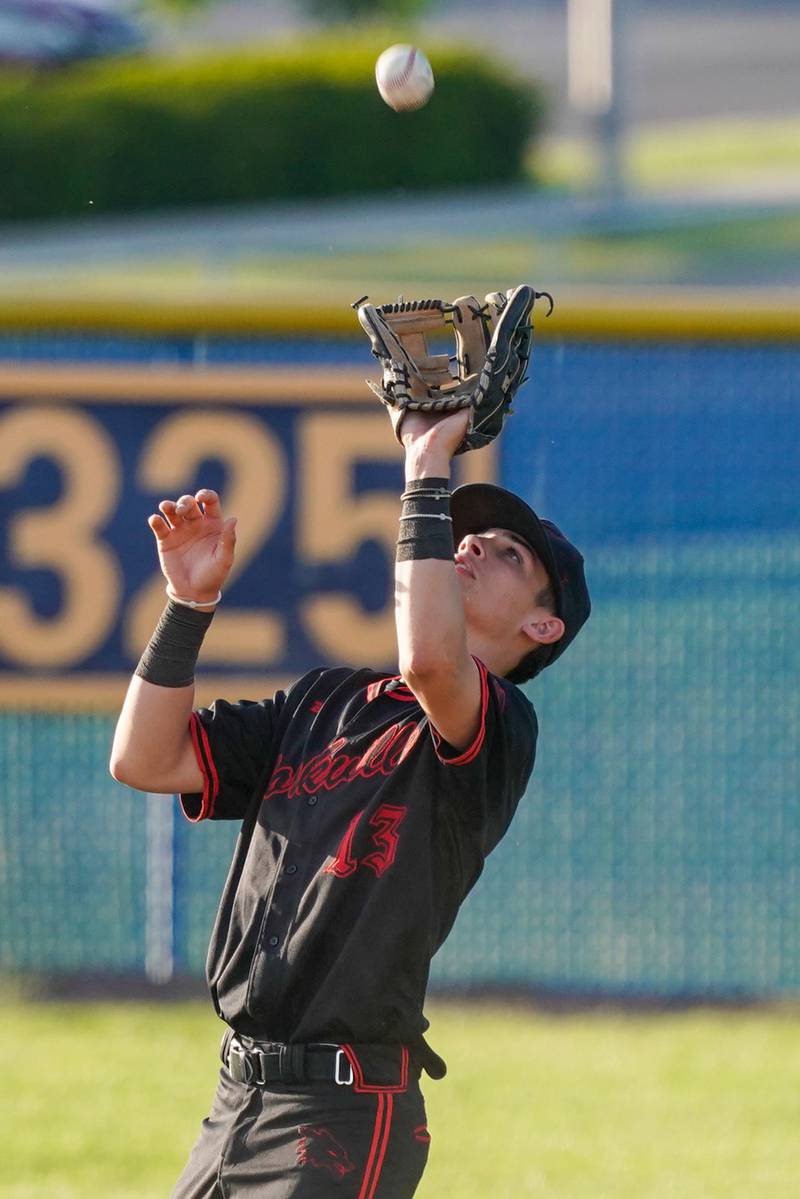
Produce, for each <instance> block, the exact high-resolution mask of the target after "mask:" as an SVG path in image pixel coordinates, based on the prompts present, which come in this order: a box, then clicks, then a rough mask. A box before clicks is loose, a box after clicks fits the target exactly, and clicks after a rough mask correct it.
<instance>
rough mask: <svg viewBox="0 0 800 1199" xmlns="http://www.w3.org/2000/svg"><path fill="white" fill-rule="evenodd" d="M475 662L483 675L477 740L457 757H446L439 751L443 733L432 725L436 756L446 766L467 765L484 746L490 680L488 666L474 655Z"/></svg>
mask: <svg viewBox="0 0 800 1199" xmlns="http://www.w3.org/2000/svg"><path fill="white" fill-rule="evenodd" d="M472 660H473V662H474V663H475V665H476V666H477V667H478V673H479V674H480V677H481V722H480V726H479V728H478V731H477V733H476V734H475V740H474V741H473V742H472V744H471V745H468V746H467V748H466V749H465V750H463V751H462V753H460V754H459V755H458V757H457V758H445V757H443V756H442V755H441V754H440V753H439V746H440V745H441V743H442V735H441V733H439V732H437V730H436V729H435V728H433V727H431V734H432V736H433V745H434V748H435V750H436V756H437V758H438V759H439V761H440V762H444V764H445V766H466V765H467V763H468V762H472V761H473V760H474V759H475V758H477V756H478V754H479V753H480V752H481V749H482V748H483V739H484V737H485V736H486V711H487V709H488V707H489V680H488V673H487V670H486V667H485V666H484V664H483V662H481V661H480V659H479V658H475V657H473V659H472Z"/></svg>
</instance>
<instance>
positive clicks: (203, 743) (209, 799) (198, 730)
mask: <svg viewBox="0 0 800 1199" xmlns="http://www.w3.org/2000/svg"><path fill="white" fill-rule="evenodd" d="M189 731H190V732H191V734H192V745H193V746H194V755H195V757H196V758H197V765H198V766H199V767H200V773H201V774H202V776H203V798H202V800H201V801H200V811H199V812H198V813H197V815H196V816H187V820H189V821H191V823H192V824H197V822H198V821H200V820H206V819H207V818H208V817H209V816H211V815H212V814H213V811H214V803H215V801H216V798H217V795H218V794H219V775H218V774H217V768H216V766H215V765H214V758H213V755H212V753H211V746H210V745H209V743H208V734H207V733H206V730H205V729H204V728H203V724H202V721H201V720H200V717H199V716H198V715H197V713H196V712H192V715H191V717H190V719H189Z"/></svg>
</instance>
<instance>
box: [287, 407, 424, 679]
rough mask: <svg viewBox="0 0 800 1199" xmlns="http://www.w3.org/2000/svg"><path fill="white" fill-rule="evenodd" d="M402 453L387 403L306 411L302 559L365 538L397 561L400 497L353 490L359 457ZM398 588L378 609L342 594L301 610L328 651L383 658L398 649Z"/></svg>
mask: <svg viewBox="0 0 800 1199" xmlns="http://www.w3.org/2000/svg"><path fill="white" fill-rule="evenodd" d="M400 453H401V451H400V447H399V446H398V445H397V443H396V442H395V441H394V439H393V437H392V432H391V429H390V428H389V425H388V422H387V420H386V417H385V416H384V415H383V412H382V411H381V412H378V411H376V412H374V413H369V414H364V415H360V414H359V415H349V414H344V413H339V414H337V413H330V414H328V413H314V414H312V415H310V416H306V417H304V418H303V421H302V424H301V428H300V469H301V471H302V476H301V478H300V481H299V484H298V486H299V498H298V531H297V542H298V549H299V552H300V554H301V556H302V558H303V559H304V561H306V562H309V563H312V564H317V563H329V562H341V561H342V559H346V558H347V557H349V556H350V555H352V554H354V553H355V552H356V550H357V549H358V547H359V545H360V544H361V543H362V542H363V541H365V540H366V539H367V538H370V539H372V540H375V541H377V542H379V543H381V544H382V545H384V546H385V547H386V553H387V556H388V561H389V563H390V564H391V563H392V562H393V561H394V546H395V541H396V540H397V516H398V497H397V495H395V494H394V493H392V492H387V493H386V494H380V493H377V492H374V491H372V492H366V493H365V494H363V495H354V494H353V477H352V476H353V468H354V467H355V465H356V463H357V462H358V461H375V460H378V461H380V460H381V459H384V460H386V461H389V462H392V461H394V462H396V461H397V460H398V458H399V457H400ZM390 574H391V571H390ZM393 596H394V588H393V587H392V586H390V587H389V590H388V594H387V597H386V604H385V605H384V607H383V608H382V609H381V611H380V612H367V611H365V610H364V608H363V607H362V606H361V604H359V603H358V602H357V601H356V600H354V599H353V598H352V597H351V596H349V595H345V594H339V595H318V596H312V597H310V598H309V599H307V600H305V601H304V603H303V605H302V616H303V620H304V622H305V624H306V627H307V628H308V630H309V632H310V633H311V635H312V636H313V638H314V640H315V641H316V643H317V645H318V646H319V649H320V650H321V651H322V653H323V654H324V655H325V657H326V658H329V659H331V660H333V661H335V662H351V661H352V662H355V663H356V664H359V663H362V662H363V663H370V664H375V665H380V664H383V663H386V662H391V661H392V660H393V659H394V658H395V657H396V651H395V648H394V647H395V625H394V599H393Z"/></svg>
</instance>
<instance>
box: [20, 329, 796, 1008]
mask: <svg viewBox="0 0 800 1199" xmlns="http://www.w3.org/2000/svg"><path fill="white" fill-rule="evenodd" d="M78 347H79V348H78ZM4 356H5V357H7V358H13V359H15V360H16V361H21V360H24V359H25V358H26V357H28V358H29V359H31V360H32V359H34V358H38V359H40V360H42V359H49V360H51V361H52V360H54V359H60V360H62V361H63V360H68V359H71V360H73V361H74V360H78V359H80V360H83V361H87V360H92V359H94V360H97V359H98V358H99V359H105V360H107V361H108V360H112V361H117V362H132V361H158V362H187V361H191V360H193V358H196V357H197V356H198V347H197V345H195V344H193V343H192V342H191V341H190V340H185V341H183V342H181V341H178V340H175V341H166V340H156V339H147V338H137V339H125V338H104V339H103V340H102V341H100V340H97V339H95V340H93V339H91V338H83V339H80V341H79V342H78V341H77V340H75V339H69V338H66V339H64V338H62V339H59V340H58V341H55V340H52V339H51V340H50V341H48V340H47V339H45V338H43V337H40V338H38V339H33V338H28V339H27V340H26V339H21V338H19V337H14V338H8V337H6V338H5V340H3V339H0V357H4ZM202 358H203V360H204V361H206V362H208V363H209V364H213V363H215V362H216V363H222V362H226V363H231V362H239V363H248V364H250V365H257V364H259V363H269V364H279V365H280V364H281V363H284V364H296V363H298V362H301V361H305V362H313V363H315V364H321V363H323V364H324V363H327V362H330V363H331V364H336V365H354V366H357V367H361V366H365V373H366V371H367V370H368V369H369V367H368V363H366V364H365V356H364V348H363V346H362V345H360V344H356V343H349V342H342V341H330V342H325V341H316V342H308V341H304V342H298V343H295V344H291V343H288V342H264V341H256V340H249V341H244V340H242V341H238V342H234V341H232V340H230V339H228V340H220V341H219V342H214V341H213V340H212V341H206V342H204V343H203V345H202ZM798 378H800V351H798V350H797V349H795V348H794V347H793V346H792V345H783V346H774V345H745V344H741V343H717V344H702V343H698V344H691V343H682V344H647V343H643V342H640V341H637V342H631V343H628V344H625V343H615V342H611V341H609V342H607V343H600V342H596V343H585V344H582V343H580V342H577V341H570V342H565V343H562V344H559V343H556V342H545V343H544V344H542V345H541V346H540V347H538V348H537V351H536V361H535V370H534V372H533V379H532V381H531V382H530V383H529V384H528V385H527V388H526V389H525V392H524V393H523V395H522V396H521V398H520V399H519V401H518V402H517V404H516V413H515V415H514V416H513V418H512V421H511V424H510V425H509V426H507V430H506V433H505V435H504V437H503V438H502V441H501V448H500V481H501V482H503V483H504V484H505V485H506V486H508V487H510V488H512V489H513V490H515V491H517V492H519V493H520V494H521V495H523V496H524V498H526V499H527V500H528V501H529V502H531V503H532V504H533V506H534V507H535V508H536V509H537V510H538V511H540V512H541V513H542V514H543V515H547V516H550V517H551V518H553V519H555V520H556V521H557V522H558V523H559V524H561V525H563V527H564V529H565V531H567V532H568V533H569V535H570V536H571V537H572V538H573V539H574V540H575V541H576V542H577V543H578V544H579V545H580V546H581V547H582V548H583V549H584V552H585V556H586V562H587V575H588V578H589V581H590V587H591V591H592V596H593V601H594V612H593V616H592V619H591V621H590V623H589V625H588V626H587V628H586V630H585V632H584V633H583V634H582V635H581V637H580V638H579V640H578V641H577V642H576V643H575V645H574V646H573V647H572V648H571V649H570V651H569V653H568V654H567V655H566V656H565V658H564V659H563V660H562V661H561V662H560V663H559V664H558V666H557V667H556V668H554V670H553V671H552V672H547V673H546V674H545V676H544V677H543V678H542V679H541V680H537V681H536V682H535V683H534V684H533V685H532V687H531V697H532V699H533V701H534V703H535V706H536V708H537V712H538V714H539V718H540V724H541V739H540V749H539V755H538V761H537V765H536V769H535V772H534V777H533V781H532V784H531V787H530V789H529V792H528V794H527V795H526V797H525V799H524V800H523V802H522V804H521V806H520V810H519V813H518V815H517V818H516V820H515V822H514V824H513V826H512V828H511V831H510V833H509V835H508V837H507V838H506V840H505V842H504V843H503V844H502V845H501V846H500V847H499V849H498V850H497V851H496V852H495V854H494V855H493V856H492V858H491V859H490V860H489V862H488V863H487V866H486V870H485V872H484V876H483V878H482V880H481V882H480V883H479V885H478V887H477V889H476V891H475V892H474V893H473V895H472V896H470V898H469V899H468V901H467V903H466V905H465V907H464V909H463V911H462V913H461V916H460V919H459V921H458V922H457V924H456V927H455V929H454V931H453V933H452V934H451V937H450V939H449V941H448V943H447V945H446V946H445V947H444V949H443V950H442V951H441V953H440V954H439V955H438V957H437V959H436V960H435V962H434V971H433V980H434V982H436V983H439V984H443V985H457V986H495V985H499V986H502V985H515V986H516V985H520V986H532V987H537V988H549V989H553V990H561V991H567V992H569V991H583V992H585V991H594V992H598V993H608V994H612V993H613V994H624V995H631V996H635V995H654V996H662V997H665V998H666V997H670V996H676V995H692V996H706V997H713V998H722V997H737V996H787V995H792V994H797V992H798V991H800V803H798V800H799V799H800V788H799V787H798V783H799V781H800V770H799V769H798V767H799V765H800V748H798V746H799V744H800V698H799V693H798V678H800V637H798V633H797V624H798V612H799V611H800V502H799V501H798V477H799V476H800V469H799V468H800V437H798V434H799V433H800V386H799V385H798ZM1 453H2V447H1V445H0V454H1ZM373 485H374V484H373ZM2 494H3V493H2V492H0V500H2ZM3 527H4V528H5V527H6V525H5V524H4V525H3ZM0 566H2V568H3V569H5V570H6V573H7V572H8V563H7V562H5V561H4V562H2V563H0ZM2 580H3V576H2V574H1V573H0V588H1V587H2ZM0 594H1V591H0ZM113 723H114V721H113V717H112V716H110V715H105V714H100V715H98V714H86V713H84V714H81V713H76V712H73V713H67V714H55V713H47V712H34V713H26V712H21V711H13V710H8V711H6V712H4V713H2V714H0V777H2V780H3V791H2V809H1V811H0V822H1V825H2V843H1V844H0V904H1V905H2V912H3V921H2V926H1V927H0V968H3V969H6V970H34V971H48V972H49V971H55V972H59V971H88V970H92V971H98V970H99V971H114V972H117V971H119V972H127V971H133V972H139V971H144V969H145V957H146V953H147V946H146V940H147V936H148V933H147V923H148V910H147V909H148V902H149V900H148V894H149V888H150V887H151V886H152V863H150V864H149V862H148V855H149V854H151V853H152V852H153V851H152V842H151V843H150V844H149V843H148V827H149V826H148V819H147V802H146V801H145V799H144V798H143V797H141V796H138V795H135V794H133V793H131V792H129V791H128V790H127V789H126V788H124V787H121V786H119V785H117V784H115V783H113V782H112V781H111V780H110V778H109V777H108V774H107V767H106V762H107V755H108V747H109V741H110V736H111V730H112V727H113ZM164 802H165V804H169V802H170V801H169V800H165V801H164ZM151 833H152V829H151ZM235 835H236V829H235V828H231V827H225V826H220V825H207V826H200V827H190V826H188V825H186V824H185V823H182V822H181V821H180V820H176V821H175V830H174V846H173V849H174V853H173V857H172V860H171V862H170V869H171V871H172V899H173V900H174V902H173V904H172V906H171V908H169V906H168V908H167V909H165V910H166V911H167V912H168V917H167V918H168V919H169V920H170V921H171V925H172V937H173V943H172V951H173V956H174V963H173V965H174V969H175V970H176V971H178V972H189V973H199V972H201V971H202V964H203V958H204V953H205V944H206V939H207V936H208V931H209V927H210V923H211V920H212V918H213V914H214V909H215V903H216V897H217V894H218V892H219V888H220V886H221V884H222V880H223V878H224V875H225V871H226V867H227V860H228V855H229V853H230V849H231V846H232V843H233V840H234V838H235ZM149 918H150V919H151V920H152V913H151V916H150V917H149Z"/></svg>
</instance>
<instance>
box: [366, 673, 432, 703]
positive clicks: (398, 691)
mask: <svg viewBox="0 0 800 1199" xmlns="http://www.w3.org/2000/svg"><path fill="white" fill-rule="evenodd" d="M402 679H403V676H402V675H401V674H388V675H387V676H386V678H384V679H378V680H377V682H375V683H370V684H369V686H368V687H367V703H368V704H369V703H371V702H372V701H373V699H377V698H378V696H379V695H383V694H386V695H388V696H389V699H399V700H400V702H401V703H404V704H418V703H419V700H418V699H417V697H416V695H415V694H414V692H413V691H412V690H411V688H410V687H409V686H408V684H407V683H404V682H403V681H402ZM398 681H399V682H400V686H399V687H394V688H393V689H392V690H391V691H387V690H386V688H387V687H388V685H389V683H396V682H398Z"/></svg>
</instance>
